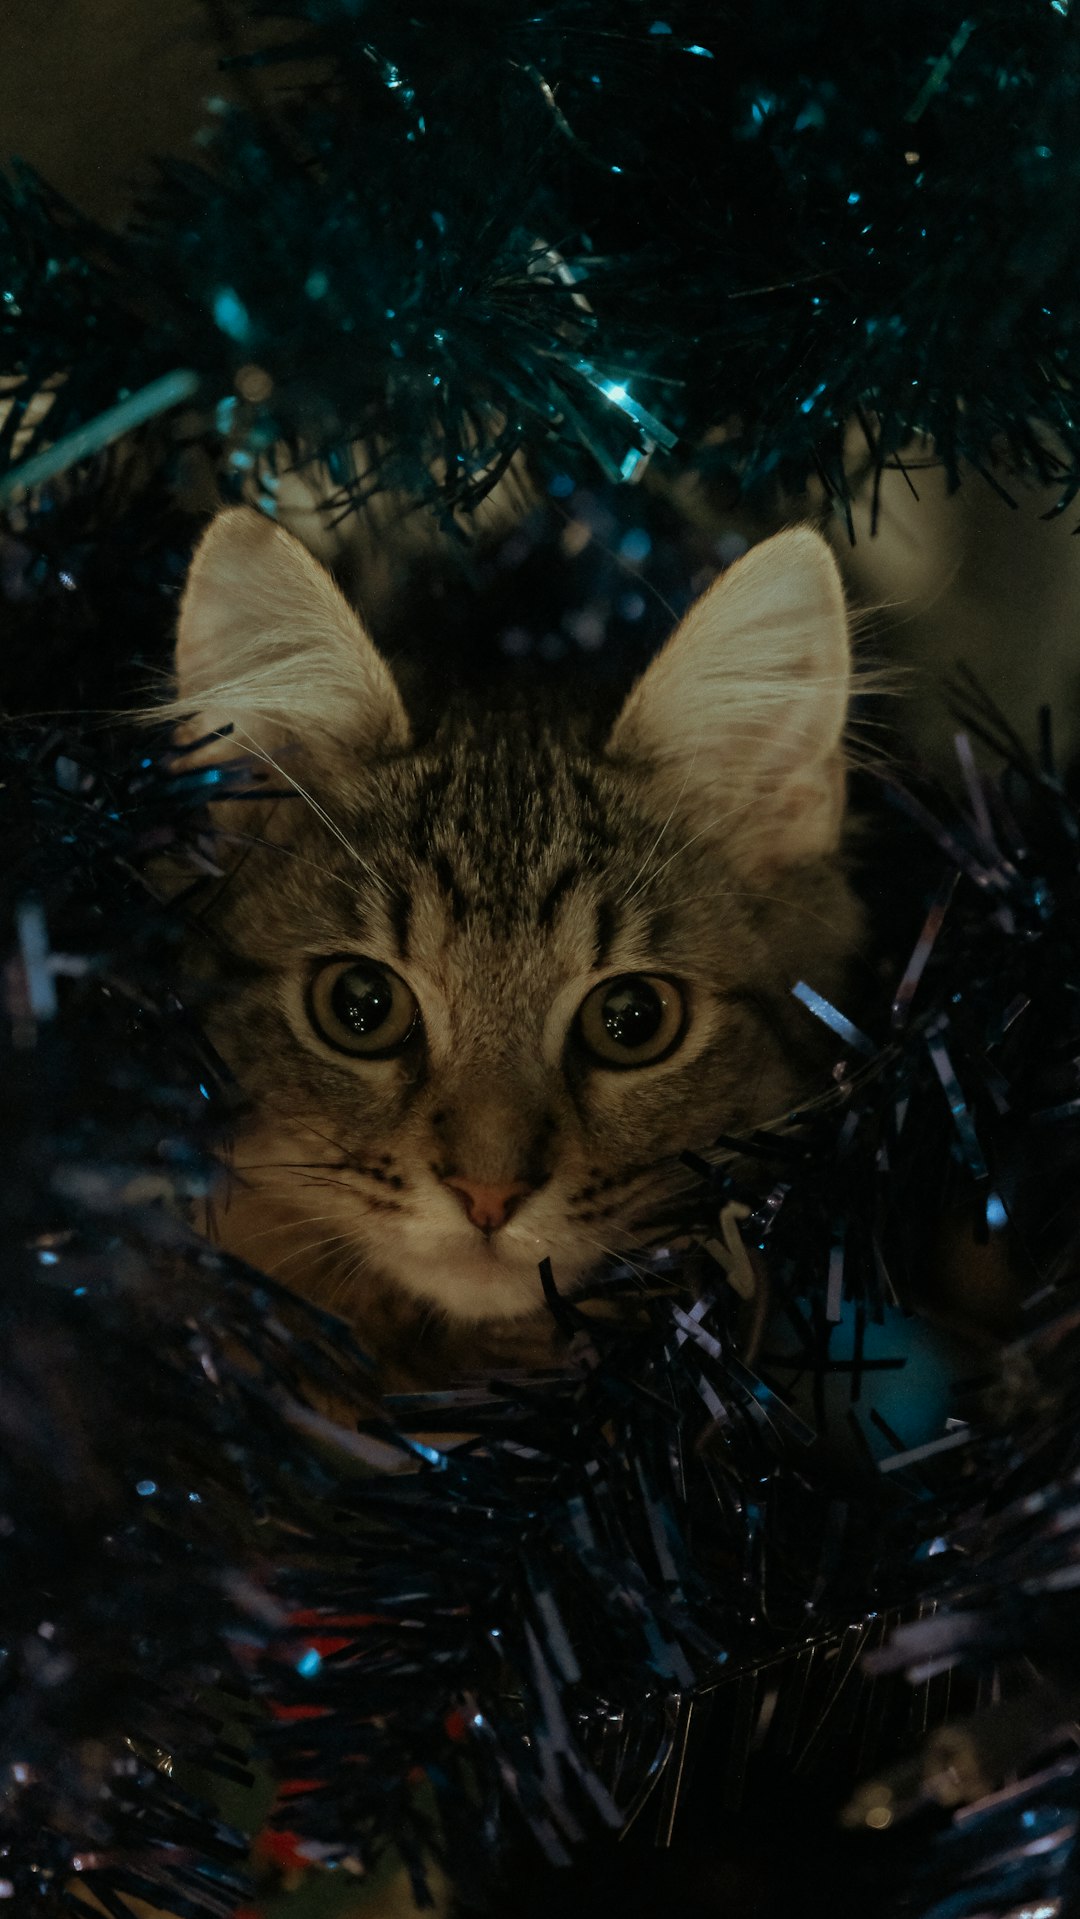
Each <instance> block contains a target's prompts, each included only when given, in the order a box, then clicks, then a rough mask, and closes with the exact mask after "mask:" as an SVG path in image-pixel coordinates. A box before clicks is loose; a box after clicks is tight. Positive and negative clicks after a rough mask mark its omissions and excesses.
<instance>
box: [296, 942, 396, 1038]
mask: <svg viewBox="0 0 1080 1919" xmlns="http://www.w3.org/2000/svg"><path fill="white" fill-rule="evenodd" d="M307 1005H308V1016H309V1018H310V1020H311V1023H312V1025H313V1026H314V1028H315V1031H316V1032H317V1033H318V1035H319V1037H320V1039H324V1040H325V1041H326V1044H327V1045H328V1046H335V1047H336V1048H337V1049H338V1051H339V1052H341V1053H352V1054H354V1055H355V1056H356V1057H357V1058H359V1059H386V1058H387V1057H388V1056H389V1055H390V1054H391V1053H399V1052H400V1051H401V1049H402V1047H403V1046H405V1045H406V1044H407V1042H408V1041H409V1040H410V1039H411V1038H412V1036H413V1034H414V1032H415V1031H416V1029H417V1027H418V1025H419V1021H420V1008H419V1007H418V1006H417V1003H416V998H415V995H414V994H413V993H412V992H410V990H409V988H408V987H407V986H406V984H405V981H404V980H403V979H399V978H398V975H397V974H396V973H392V972H391V971H390V968H389V967H388V966H379V965H378V964H377V963H376V961H375V960H368V959H338V960H330V961H329V962H328V963H327V964H326V965H325V966H322V967H320V969H319V971H318V972H317V973H316V974H315V976H314V978H313V979H312V981H311V984H310V986H309V987H308V1000H307Z"/></svg>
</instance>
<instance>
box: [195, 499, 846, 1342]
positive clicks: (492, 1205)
mask: <svg viewBox="0 0 1080 1919" xmlns="http://www.w3.org/2000/svg"><path fill="white" fill-rule="evenodd" d="M770 548H772V549H779V550H778V551H774V552H773V553H772V555H771V559H770ZM755 569H756V573H757V575H758V576H759V577H755ZM744 570H745V572H744ZM739 572H744V578H743V581H742V583H741V591H740V583H739V581H738V579H737V578H736V573H739ZM725 597H726V600H727V606H726V608H725V606H724V604H723V602H724V599H725ZM714 603H715V604H714ZM725 612H726V613H727V615H728V619H727V622H726V629H727V632H728V634H729V636H730V631H731V620H732V618H733V617H734V619H735V621H736V623H737V624H738V625H739V631H740V633H741V635H742V638H741V642H740V643H741V645H742V648H743V661H742V664H741V666H739V665H738V663H737V662H736V661H734V660H733V659H731V658H728V659H727V661H726V662H725V660H724V658H723V644H724V643H723V642H722V641H721V640H719V639H718V638H717V634H716V630H715V629H716V619H717V615H718V614H723V613H725ZM753 648H756V649H757V654H758V657H756V658H755V656H754V655H753V654H752V653H751V652H750V651H749V649H753ZM718 656H719V658H720V664H719V666H718V663H717V662H718ZM297 667H299V669H300V671H299V673H298V672H297ZM178 673H179V680H180V688H181V698H182V699H183V698H184V696H185V694H186V695H187V699H186V702H185V703H187V704H189V705H198V707H199V709H200V712H201V714H202V715H203V718H202V720H201V721H200V725H201V726H202V725H205V724H206V723H207V722H209V723H210V724H220V723H222V722H223V721H224V720H225V719H226V718H231V719H233V720H234V721H235V723H236V725H237V735H238V737H240V738H242V739H246V740H250V741H251V743H252V746H253V750H254V751H255V752H256V754H258V753H261V752H269V753H271V755H272V756H273V758H274V759H275V761H276V762H277V764H278V765H279V766H280V767H282V768H283V769H285V770H286V773H287V776H288V780H289V782H290V783H291V782H296V789H295V790H294V797H293V798H291V799H289V800H286V801H282V802H279V803H278V804H277V805H276V807H275V808H274V809H273V811H272V813H269V814H263V815H262V816H261V817H260V818H259V820H258V828H257V832H256V834H255V835H254V837H255V838H257V840H258V841H259V842H260V843H259V844H255V845H252V846H250V847H249V848H248V850H246V852H245V853H244V856H243V858H242V860H241V861H240V863H239V864H238V865H237V866H236V867H235V868H234V870H233V872H232V874H231V876H230V878H229V879H228V881H227V882H226V883H225V884H224V885H223V886H222V887H221V889H220V891H219V894H218V896H217V898H216V899H215V901H214V902H213V905H212V908H211V914H210V923H211V925H212V927H213V930H214V933H215V941H214V942H212V943H210V944H209V945H208V946H207V949H206V950H207V953H208V954H209V956H210V958H209V964H210V966H211V970H212V971H217V972H218V973H219V976H220V985H221V991H220V993H219V994H218V996H217V999H216V1004H215V1007H214V1010H213V1012H212V1015H211V1021H210V1024H211V1032H212V1036H213V1038H214V1039H215V1041H216V1043H217V1044H218V1046H219V1048H220V1050H221V1051H222V1053H223V1054H224V1056H225V1057H226V1059H227V1060H228V1061H229V1063H230V1064H231V1066H232V1067H233V1069H234V1071H235V1072H236V1074H237V1076H238V1078H239V1080H240V1083H241V1085H242V1087H243V1088H244V1090H245V1092H246V1093H247V1095H248V1096H249V1099H250V1102H251V1117H250V1119H249V1121H248V1122H247V1123H246V1124H245V1126H244V1128H243V1130H242V1133H241V1136H240V1138H239V1140H238V1146H237V1153H236V1164H237V1168H238V1172H239V1177H240V1179H241V1180H242V1182H243V1185H242V1189H241V1191H240V1196H239V1197H238V1198H235V1199H234V1201H233V1206H234V1210H235V1211H236V1212H237V1213H238V1216H239V1218H240V1219H241V1221H242V1232H241V1235H240V1237H241V1240H242V1241H243V1250H245V1251H246V1252H247V1253H248V1254H249V1256H250V1257H252V1258H253V1259H255V1260H257V1261H258V1262H259V1263H260V1264H263V1265H265V1266H267V1267H269V1268H270V1269H271V1270H275V1269H276V1270H278V1271H279V1272H280V1273H281V1275H282V1277H284V1278H285V1279H287V1280H289V1281H290V1282H291V1283H293V1284H294V1285H296V1286H297V1287H298V1288H299V1289H300V1290H302V1291H305V1290H306V1291H312V1292H315V1293H316V1294H317V1295H318V1296H320V1297H323V1298H325V1299H328V1300H330V1301H331V1302H332V1303H333V1304H334V1305H335V1306H336V1307H337V1309H338V1310H340V1311H342V1312H344V1313H345V1314H346V1315H354V1316H355V1317H357V1318H358V1320H360V1322H361V1323H362V1321H363V1302H364V1299H365V1297H366V1296H367V1295H369V1293H370V1290H371V1287H372V1286H373V1285H376V1286H377V1285H379V1284H385V1282H386V1281H387V1280H390V1281H392V1282H395V1283H396V1284H397V1286H398V1287H400V1288H402V1289H404V1291H405V1292H407V1293H409V1294H411V1295H412V1296H414V1297H415V1298H417V1299H420V1300H424V1301H430V1302H431V1303H432V1304H433V1305H434V1306H435V1307H437V1308H438V1309H440V1310H441V1311H442V1312H443V1313H445V1314H446V1315H448V1316H450V1317H452V1318H459V1319H470V1320H495V1319H508V1318H515V1317H519V1316H521V1315H523V1314H526V1313H530V1312H532V1311H534V1310H535V1308H536V1307H537V1305H538V1303H539V1300H540V1282H539V1277H538V1266H539V1262H540V1260H541V1259H542V1258H544V1257H548V1258H550V1260H551V1262H552V1267H553V1270H554V1274H555V1278H556V1281H557V1282H558V1283H559V1285H560V1287H563V1288H566V1287H570V1286H572V1285H573V1284H574V1283H575V1282H576V1281H578V1280H580V1279H581V1278H582V1277H583V1276H584V1275H585V1274H586V1273H588V1272H589V1270H590V1269H591V1268H593V1267H595V1266H596V1265H597V1264H598V1263H599V1262H600V1261H601V1260H603V1258H604V1256H605V1255H606V1254H609V1253H617V1254H619V1253H628V1252H632V1250H633V1249H634V1248H635V1247H640V1246H642V1245H643V1244H648V1243H654V1242H655V1241H656V1239H657V1238H658V1237H659V1236H661V1235H662V1232H663V1228H664V1225H665V1222H666V1221H668V1220H670V1219H671V1218H672V1217H673V1213H672V1206H673V1202H675V1201H676V1200H677V1197H678V1194H679V1191H680V1190H681V1189H682V1188H683V1187H684V1186H685V1184H686V1179H687V1175H686V1173H685V1171H684V1170H683V1169H682V1167H681V1163H680V1155H681V1153H682V1152H683V1151H684V1150H685V1149H687V1148H696V1149H698V1150H701V1149H703V1148H706V1147H708V1146H709V1144H710V1143H711V1142H712V1141H713V1140H714V1139H715V1137H716V1135H717V1134H718V1133H720V1132H727V1133H730V1132H735V1131H738V1130H739V1129H741V1128H743V1127H745V1126H746V1125H747V1124H750V1123H756V1122H759V1121H761V1120H764V1119H766V1118H768V1117H770V1116H771V1115H773V1114H775V1113H777V1112H779V1111H782V1110H783V1107H784V1105H785V1103H786V1101H787V1100H788V1099H789V1098H790V1096H791V1094H792V1091H793V1090H794V1086H795V1083H796V1066H795V1064H794V1061H795V1060H796V1059H797V1057H798V1052H799V1040H798V1032H799V1028H798V1020H799V1018H800V1017H802V1016H801V1015H799V1014H798V1013H797V1012H796V1013H795V1015H794V1017H793V1014H792V1010H791V1009H790V1006H789V991H790V986H791V984H792V982H793V981H794V980H795V979H796V978H797V977H799V976H800V975H809V976H810V977H811V978H812V980H813V981H814V983H815V984H818V985H820V986H822V987H823V988H824V989H825V990H829V988H830V986H831V984H832V982H833V981H834V980H835V978H836V975H837V971H838V967H839V965H840V964H841V962H842V959H843V957H844V955H845V953H846V952H847V951H848V950H849V948H850V945H851V942H852V938H853V933H854V912H853V908H852V906H851V903H850V900H849V898H848V895H847V893H846V889H845V888H844V885H843V882H842V880H841V878H840V876H839V873H838V870H837V867H836V863H835V860H834V859H833V857H832V855H833V853H834V849H835V845H836V840H837V835H838V829H839V818H840V811H841V805H842V799H841V783H842V773H841V770H840V765H839V759H838V748H839V740H840V734H841V730H842V727H843V721H844V713H845V709H846V703H847V688H848V673H849V666H848V647H847V637H846V623H845V620H844V614H843V606H842V601H841V599H840V595H839V589H838V587H837V585H836V579H835V571H834V569H833V566H832V562H831V559H829V557H828V554H827V550H826V549H825V548H824V546H823V545H822V543H821V542H820V541H818V540H817V539H816V537H815V536H813V535H811V534H808V533H806V532H800V533H795V534H790V535H785V536H780V539H779V540H778V541H775V542H770V543H769V546H768V547H764V548H760V549H757V550H756V555H751V556H750V560H749V561H744V562H742V564H741V567H740V568H739V569H736V570H735V572H733V574H732V576H731V577H730V579H729V580H728V581H726V582H724V583H722V584H721V586H720V588H718V589H716V590H714V592H713V593H712V594H710V595H708V596H706V598H705V600H703V601H702V602H699V606H698V608H697V609H695V610H694V612H693V613H692V614H691V615H690V617H689V619H688V621H687V622H686V624H685V625H684V628H683V629H682V630H681V631H680V633H679V634H678V635H676V637H675V639H674V640H673V641H672V642H671V643H669V646H668V648H667V649H665V652H664V653H663V654H662V655H661V656H660V658H659V659H658V660H657V661H656V662H655V663H654V665H653V667H652V668H651V669H650V671H649V672H648V673H647V674H646V675H645V676H644V679H643V680H642V681H641V682H640V683H639V685H638V687H637V688H636V689H635V691H634V692H633V693H632V694H631V696H630V699H629V701H628V702H627V705H626V707H625V708H624V711H623V714H622V716H621V717H620V719H619V721H618V722H617V724H616V727H615V729H614V732H613V734H612V735H611V736H610V738H609V739H608V740H607V741H606V742H604V743H602V744H601V745H599V746H595V747H590V746H589V745H588V744H587V743H586V741H585V740H584V738H583V737H582V736H581V734H580V730H576V729H575V728H574V726H573V725H572V724H571V722H570V719H569V717H568V719H567V724H566V727H565V730H554V731H552V730H547V729H545V728H541V727H539V726H534V725H531V724H529V723H528V721H527V720H526V719H525V718H524V717H510V718H506V717H504V718H502V719H496V718H495V717H494V716H489V717H488V718H487V719H473V720H469V719H467V718H465V717H464V716H461V715H450V716H448V717H447V719H446V720H445V721H444V723H443V725H442V727H441V729H440V730H439V732H438V733H437V734H436V735H435V737H434V738H432V739H429V740H427V741H426V742H423V743H420V744H414V742H413V741H412V739H411V738H410V733H409V726H408V721H407V719H406V716H405V713H404V709H403V707H402V705H401V702H400V698H399V696H398V694H397V691H396V688H395V686H394V683H393V681H392V678H391V676H390V674H389V671H388V669H387V667H386V666H385V664H384V663H383V662H382V661H381V659H379V657H378V655H377V654H376V653H375V652H374V649H373V648H372V647H371V644H370V642H369V641H368V640H367V639H366V637H365V636H364V635H363V633H362V631H361V629H360V628H359V625H358V623H357V621H356V619H355V616H354V615H353V614H352V613H351V612H350V611H349V609H348V608H347V607H345V605H344V602H342V601H340V600H339V598H338V596H337V595H336V593H335V591H334V589H333V588H332V587H331V586H330V583H329V581H328V580H327V579H326V576H325V575H323V574H320V573H319V572H318V570H317V569H316V568H315V567H314V565H313V563H312V562H311V561H310V560H308V558H307V556H306V555H305V554H304V553H303V550H302V549H300V548H299V547H298V546H297V545H296V543H295V542H293V541H292V540H290V539H289V538H288V536H286V535H284V534H281V533H280V532H278V531H277V530H276V529H274V528H273V527H270V526H267V525H266V524H265V523H262V522H259V521H256V520H254V518H253V516H250V515H246V514H235V515H233V514H230V515H226V516H224V517H223V519H222V520H220V521H218V522H217V523H216V525H215V527H214V528H213V529H212V530H211V533H210V535H209V536H208V538H207V541H206V542H205V543H204V546H203V547H202V548H201V549H200V553H199V555H198V556H197V558H196V562H195V565H194V568H193V572H192V579H191V582H190V585H189V589H188V594H187V597H186V600H185V606H184V612H183V614H182V619H181V634H180V645H179V649H178ZM290 675H291V679H290ZM755 676H756V677H755ZM749 686H753V687H756V694H755V695H754V696H753V697H751V696H750V695H749V694H748V690H747V689H748V687H749ZM290 689H291V690H290ZM229 751H230V752H234V751H235V748H234V747H232V746H230V748H229ZM275 784H278V785H280V784H281V782H280V780H277V781H275ZM237 813H239V808H238V807H236V808H232V809H230V818H229V821H228V824H229V826H230V828H231V827H233V826H236V827H237V830H238V831H241V832H242V831H243V829H244V825H245V821H244V820H243V818H241V819H240V820H239V821H237V819H236V817H235V816H236V814H237ZM249 830H250V829H249ZM215 954H216V955H217V957H216V958H215V957H214V955H215ZM803 1067H804V1072H805V1058H804V1060H803Z"/></svg>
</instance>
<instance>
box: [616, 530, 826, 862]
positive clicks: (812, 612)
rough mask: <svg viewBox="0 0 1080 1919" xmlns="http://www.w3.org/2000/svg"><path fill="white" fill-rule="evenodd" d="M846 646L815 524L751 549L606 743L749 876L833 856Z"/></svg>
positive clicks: (635, 694) (656, 667)
mask: <svg viewBox="0 0 1080 1919" xmlns="http://www.w3.org/2000/svg"><path fill="white" fill-rule="evenodd" d="M850 694H851V643H850V636H849V632H848V621H847V614H846V610H845V607H844V595H843V589H842V587H841V584H840V575H839V572H838V570H837V566H836V561H835V560H834V559H833V556H832V554H831V552H830V551H829V548H828V546H827V545H826V544H825V541H824V540H823V539H821V538H820V536H819V535H818V534H817V533H814V532H812V531H811V529H810V528H809V527H796V528H793V529H792V530H791V531H790V532H786V533H778V534H777V535H776V536H775V537H774V538H773V539H771V540H765V541H763V542H762V543H761V544H760V545H759V546H755V547H752V548H751V549H750V551H749V553H747V554H746V555H745V557H744V558H743V559H741V560H737V561H736V563H735V565H734V566H732V567H731V568H729V570H728V571H727V572H726V573H724V574H722V575H721V577H720V578H719V579H718V580H717V581H716V582H715V584H714V585H713V586H711V587H710V588H709V589H708V591H707V592H706V593H704V594H703V595H702V597H701V599H699V600H698V601H697V602H696V604H695V605H694V606H692V607H691V609H690V611H689V613H688V614H687V616H686V618H685V619H684V621H683V623H682V625H681V626H680V627H679V628H678V630H677V631H676V632H675V633H674V634H673V635H672V637H671V639H670V640H669V641H668V642H667V645H666V646H665V647H664V648H663V650H662V651H661V652H660V653H659V654H658V655H657V657H656V659H655V660H653V662H652V664H651V665H650V666H649V667H648V668H647V669H646V671H645V673H644V674H643V675H642V677H641V679H640V680H639V681H638V683H637V685H636V686H635V687H634V688H633V690H632V692H631V693H630V696H629V698H628V699H627V701H626V704H625V706H624V707H623V710H622V712H621V714H620V715H619V718H618V719H617V721H616V723H615V727H614V730H613V732H612V734H611V738H610V740H609V742H608V751H609V753H610V754H611V755H612V756H613V757H615V758H617V759H620V760H622V761H624V762H625V761H629V762H630V763H631V764H636V765H638V766H640V768H641V771H642V774H643V776H644V778H645V780H646V783H647V788H648V790H649V792H650V798H651V802H652V804H653V806H654V808H655V810H656V811H657V812H658V813H660V814H661V815H662V816H664V817H666V816H667V814H668V813H669V812H671V811H676V812H682V813H684V814H686V815H689V816H690V817H692V818H693V819H694V820H695V821H699V822H700V828H699V830H701V831H702V832H707V833H711V834H713V835H714V837H715V838H717V839H718V840H723V841H724V842H725V844H726V846H727V848H728V850H729V853H730V856H731V857H732V859H733V860H734V861H735V863H736V864H737V865H738V866H740V867H742V868H743V870H761V869H766V868H769V867H778V866H789V865H794V864H796V863H798V862H799V861H803V860H810V859H815V858H818V857H820V856H821V855H823V854H825V853H828V852H831V851H832V850H833V849H834V848H835V847H836V845H837V843H838V840H839V837H840V827H841V823H842V819H843V810H844V765H843V754H842V742H843V734H844V726H845V722H846V719H847V709H848V701H849V699H850Z"/></svg>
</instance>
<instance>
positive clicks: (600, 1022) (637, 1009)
mask: <svg viewBox="0 0 1080 1919" xmlns="http://www.w3.org/2000/svg"><path fill="white" fill-rule="evenodd" d="M576 1027H577V1037H578V1040H579V1041H580V1043H581V1045H582V1046H583V1047H584V1048H585V1051H586V1052H587V1053H589V1054H590V1055H591V1057H592V1059H593V1060H594V1061H595V1062H596V1063H597V1064H599V1065H601V1066H624V1067H625V1066H653V1065H655V1064H656V1062H657V1060H661V1059H664V1058H666V1056H667V1054H668V1053H671V1052H673V1051H674V1049H675V1047H676V1046H677V1045H678V1043H679V1041H680V1040H681V1038H682V1036H683V1032H684V1030H685V1027H686V1002H685V1000H684V999H683V996H682V994H681V993H680V991H679V989H678V987H677V986H676V985H675V983H674V981H673V980H669V979H664V978H663V977H662V976H661V975H660V974H658V973H622V974H620V975H619V977H618V978H617V979H606V980H604V982H603V984H602V985H600V986H594V988H593V990H592V992H591V993H590V994H589V996H588V998H587V999H585V1000H583V1001H582V1003H581V1006H580V1007H579V1009H578V1016H577V1022H576Z"/></svg>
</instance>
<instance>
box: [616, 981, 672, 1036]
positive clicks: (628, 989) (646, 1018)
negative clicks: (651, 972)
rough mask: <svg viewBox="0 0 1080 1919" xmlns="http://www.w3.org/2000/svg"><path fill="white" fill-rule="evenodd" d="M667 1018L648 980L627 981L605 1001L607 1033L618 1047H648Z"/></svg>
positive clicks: (661, 1003) (658, 996)
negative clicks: (662, 1021)
mask: <svg viewBox="0 0 1080 1919" xmlns="http://www.w3.org/2000/svg"><path fill="white" fill-rule="evenodd" d="M663 1017H664V1007H663V1002H662V1001H661V999H660V995H659V993H656V992H654V991H653V988H652V987H651V986H649V985H648V984H647V983H646V981H645V980H624V981H623V983H622V985H620V986H614V987H612V989H611V992H610V993H609V994H608V996H607V998H606V999H605V1001H604V1005H603V1012H602V1018H603V1021H604V1030H605V1031H606V1033H607V1036H608V1038H609V1039H611V1040H614V1042H615V1044H616V1046H626V1047H633V1046H647V1045H648V1043H649V1041H650V1040H651V1039H655V1037H656V1034H657V1032H658V1031H659V1028H660V1022H661V1020H662V1019H663Z"/></svg>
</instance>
